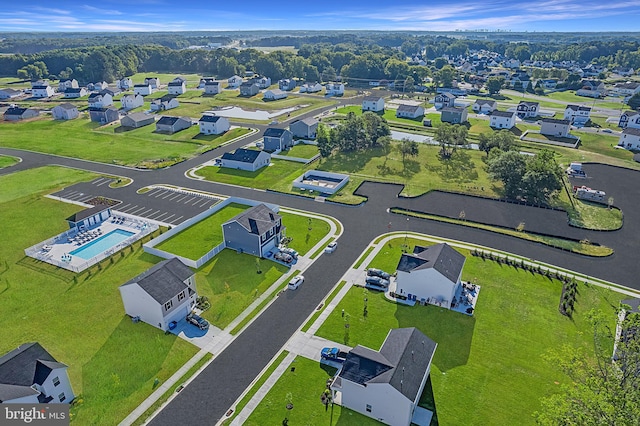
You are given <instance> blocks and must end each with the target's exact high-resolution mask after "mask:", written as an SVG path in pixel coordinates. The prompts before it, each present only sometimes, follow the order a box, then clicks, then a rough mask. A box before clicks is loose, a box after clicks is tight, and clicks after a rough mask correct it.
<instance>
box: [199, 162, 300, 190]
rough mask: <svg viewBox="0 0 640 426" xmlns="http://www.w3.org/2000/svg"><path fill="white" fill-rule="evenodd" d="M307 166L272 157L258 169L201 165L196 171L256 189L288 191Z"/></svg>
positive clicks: (212, 178) (215, 178) (221, 181)
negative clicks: (265, 164)
mask: <svg viewBox="0 0 640 426" xmlns="http://www.w3.org/2000/svg"><path fill="white" fill-rule="evenodd" d="M306 168H307V166H305V165H304V164H302V163H296V162H293V161H286V160H278V159H274V160H272V162H271V165H270V166H269V167H263V168H261V169H260V170H258V171H255V172H249V171H245V170H237V169H230V168H227V167H214V166H209V167H203V168H202V169H199V170H198V171H197V174H198V175H199V176H202V177H204V178H205V179H207V180H211V181H214V182H220V183H229V184H232V185H240V186H246V187H249V188H258V189H277V190H284V191H288V190H289V189H290V188H291V184H292V182H293V180H294V179H295V178H297V177H298V176H300V175H301V174H302V173H303V172H304V170H306Z"/></svg>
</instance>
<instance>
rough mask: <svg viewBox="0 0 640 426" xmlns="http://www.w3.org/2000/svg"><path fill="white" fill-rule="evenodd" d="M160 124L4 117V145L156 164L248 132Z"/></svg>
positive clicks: (0, 135) (0, 126)
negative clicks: (203, 132)
mask: <svg viewBox="0 0 640 426" xmlns="http://www.w3.org/2000/svg"><path fill="white" fill-rule="evenodd" d="M154 130H155V126H153V125H149V126H145V127H142V128H139V129H135V130H130V131H125V128H123V127H121V126H120V125H119V124H117V123H112V124H110V125H107V126H103V127H99V126H98V125H97V124H96V123H92V122H90V121H89V120H87V119H86V118H79V119H76V120H69V121H60V120H48V119H41V120H36V121H31V122H26V123H0V146H5V147H9V148H18V149H29V150H33V151H38V152H44V153H49V154H56V155H63V156H68V157H73V158H81V159H86V160H92V161H99V162H103V163H114V164H121V165H127V166H138V167H149V168H154V167H165V166H168V165H171V164H174V163H176V162H178V161H181V160H184V159H187V158H191V157H194V156H195V155H197V154H200V153H202V152H205V151H208V150H210V149H212V148H215V147H216V146H218V145H220V144H221V143H223V142H224V141H227V140H230V139H232V138H234V137H238V136H240V135H242V134H245V133H247V132H248V130H247V129H234V130H231V131H230V132H228V133H227V134H225V135H222V136H220V137H206V136H203V137H201V136H200V135H198V127H197V126H193V127H191V128H189V129H186V130H183V131H182V132H178V133H176V134H174V135H166V134H158V133H154Z"/></svg>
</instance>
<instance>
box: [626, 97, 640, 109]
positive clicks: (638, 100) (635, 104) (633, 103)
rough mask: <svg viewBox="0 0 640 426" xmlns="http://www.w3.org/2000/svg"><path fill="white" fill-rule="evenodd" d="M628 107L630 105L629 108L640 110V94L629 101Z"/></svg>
mask: <svg viewBox="0 0 640 426" xmlns="http://www.w3.org/2000/svg"><path fill="white" fill-rule="evenodd" d="M627 105H629V108H631V109H634V110H635V109H638V108H640V93H636V94H635V95H633V96H632V97H630V98H629V100H628V101H627Z"/></svg>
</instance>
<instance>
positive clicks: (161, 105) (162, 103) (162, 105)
mask: <svg viewBox="0 0 640 426" xmlns="http://www.w3.org/2000/svg"><path fill="white" fill-rule="evenodd" d="M178 106H180V101H178V98H176V97H175V96H173V95H164V96H163V97H161V98H158V99H154V100H152V101H151V105H150V109H151V111H166V110H168V109H173V108H178Z"/></svg>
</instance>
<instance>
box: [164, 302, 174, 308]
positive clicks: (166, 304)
mask: <svg viewBox="0 0 640 426" xmlns="http://www.w3.org/2000/svg"><path fill="white" fill-rule="evenodd" d="M172 306H173V300H169V301H168V302H167V303H165V304H164V310H165V311H168V310H169V309H171V307H172Z"/></svg>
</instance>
